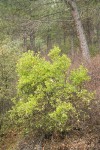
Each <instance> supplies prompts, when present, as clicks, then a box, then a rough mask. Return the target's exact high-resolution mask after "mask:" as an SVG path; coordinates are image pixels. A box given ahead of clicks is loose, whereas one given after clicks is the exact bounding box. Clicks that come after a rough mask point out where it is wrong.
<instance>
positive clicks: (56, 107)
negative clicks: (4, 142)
mask: <svg viewBox="0 0 100 150" xmlns="http://www.w3.org/2000/svg"><path fill="white" fill-rule="evenodd" d="M60 52H61V51H60V49H59V48H58V47H54V49H52V50H51V51H50V53H49V61H46V60H45V59H44V58H41V57H40V54H36V55H35V54H33V53H32V52H30V51H29V52H28V53H24V54H23V56H22V58H21V59H20V60H19V62H18V64H17V72H18V75H19V81H18V97H19V98H20V100H19V101H14V103H15V106H14V107H13V109H12V110H11V111H10V113H11V114H10V117H11V119H12V120H13V122H15V123H16V124H17V125H21V126H23V127H24V128H26V129H35V130H39V129H41V131H44V132H48V131H64V130H69V129H71V128H73V126H75V124H78V123H79V121H80V119H85V117H86V109H87V108H88V105H89V102H90V101H91V100H92V99H93V93H90V92H88V91H87V90H86V89H85V88H84V82H85V81H88V80H89V76H88V75H87V70H86V69H85V68H84V67H83V66H80V67H79V68H78V69H76V70H71V71H70V65H71V61H70V59H69V58H68V57H67V56H66V55H64V54H63V55H61V54H60Z"/></svg>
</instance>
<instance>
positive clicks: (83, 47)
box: [65, 0, 90, 62]
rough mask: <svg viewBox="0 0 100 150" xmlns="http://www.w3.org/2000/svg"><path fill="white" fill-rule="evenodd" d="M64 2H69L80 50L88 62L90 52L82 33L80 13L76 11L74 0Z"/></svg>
mask: <svg viewBox="0 0 100 150" xmlns="http://www.w3.org/2000/svg"><path fill="white" fill-rule="evenodd" d="M65 2H66V4H69V6H70V8H71V11H72V16H73V19H74V21H75V25H76V29H77V35H78V38H79V41H80V47H81V50H82V56H83V58H84V60H85V61H87V62H90V53H89V48H88V44H87V40H86V37H85V34H84V30H83V26H82V22H81V19H80V15H79V12H78V8H77V5H76V1H75V0H65Z"/></svg>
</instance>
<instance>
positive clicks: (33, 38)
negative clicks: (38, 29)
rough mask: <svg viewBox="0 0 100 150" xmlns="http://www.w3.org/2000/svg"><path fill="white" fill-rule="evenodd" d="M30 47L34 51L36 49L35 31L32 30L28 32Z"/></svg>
mask: <svg viewBox="0 0 100 150" xmlns="http://www.w3.org/2000/svg"><path fill="white" fill-rule="evenodd" d="M30 49H31V50H34V51H35V52H36V49H35V32H34V31H32V32H31V33H30Z"/></svg>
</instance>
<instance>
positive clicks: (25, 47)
mask: <svg viewBox="0 0 100 150" xmlns="http://www.w3.org/2000/svg"><path fill="white" fill-rule="evenodd" d="M23 44H24V51H25V52H26V51H27V34H26V32H25V33H24V36H23Z"/></svg>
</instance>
